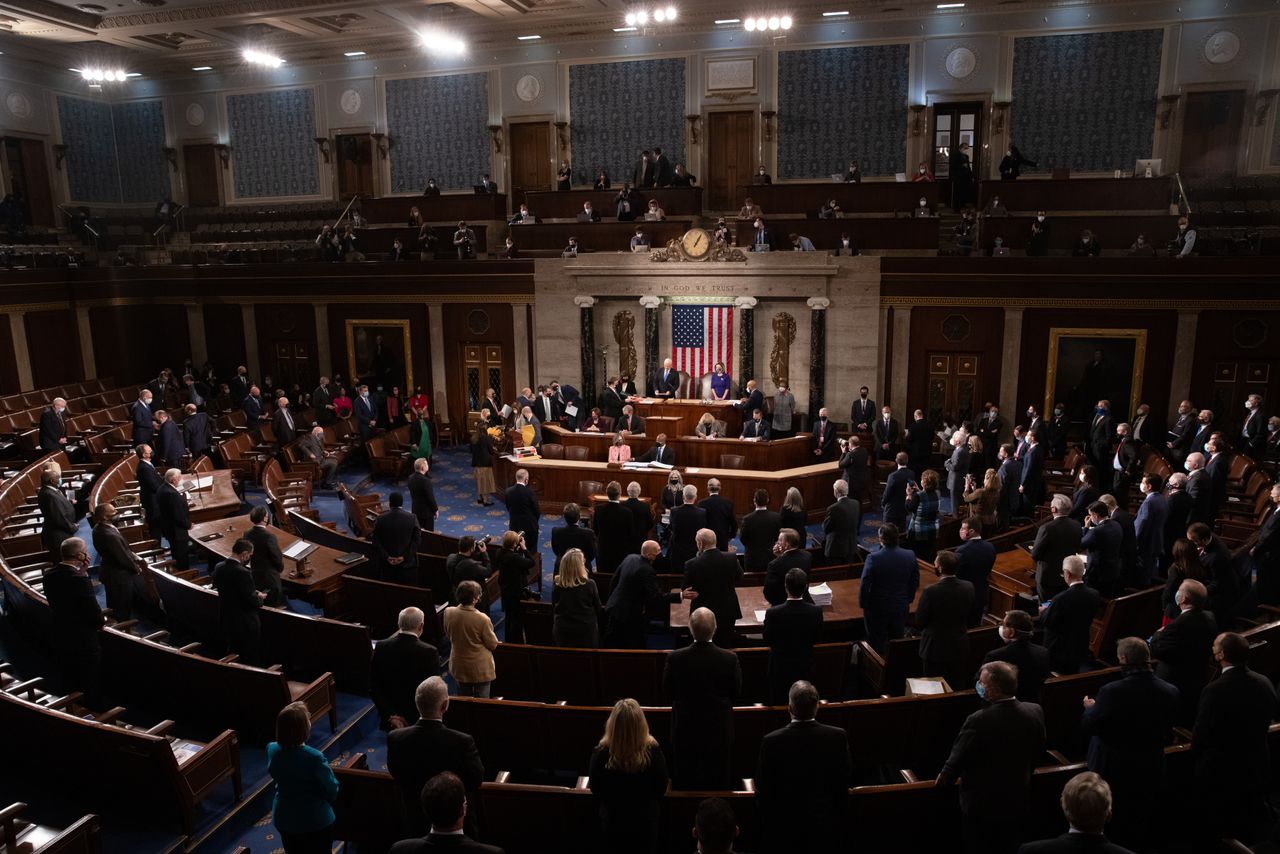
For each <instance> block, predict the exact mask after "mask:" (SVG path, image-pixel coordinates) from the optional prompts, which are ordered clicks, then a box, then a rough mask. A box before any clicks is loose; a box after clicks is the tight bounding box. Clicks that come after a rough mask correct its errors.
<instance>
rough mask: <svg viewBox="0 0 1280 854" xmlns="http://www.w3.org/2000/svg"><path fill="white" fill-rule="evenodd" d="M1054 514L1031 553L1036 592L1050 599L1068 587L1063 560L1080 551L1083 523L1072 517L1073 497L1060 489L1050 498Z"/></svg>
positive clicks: (1042, 528)
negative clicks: (1034, 571)
mask: <svg viewBox="0 0 1280 854" xmlns="http://www.w3.org/2000/svg"><path fill="white" fill-rule="evenodd" d="M1049 512H1050V513H1051V514H1053V518H1052V519H1051V520H1049V521H1048V522H1045V523H1044V524H1043V525H1041V526H1040V528H1039V530H1037V531H1036V539H1035V543H1033V544H1032V546H1031V557H1032V559H1033V560H1035V562H1036V595H1037V596H1039V597H1040V601H1041V602H1048V601H1049V600H1050V599H1052V598H1053V597H1054V596H1056V595H1057V594H1058V593H1061V592H1062V591H1063V590H1065V589H1066V588H1067V584H1066V582H1065V581H1063V579H1062V561H1063V558H1065V557H1067V556H1068V555H1073V554H1078V553H1079V552H1080V535H1081V531H1080V525H1079V524H1077V523H1076V521H1075V520H1074V519H1072V518H1071V499H1070V498H1068V497H1067V496H1065V495H1062V494H1061V493H1059V494H1057V495H1054V496H1053V498H1052V499H1051V500H1050V501H1049Z"/></svg>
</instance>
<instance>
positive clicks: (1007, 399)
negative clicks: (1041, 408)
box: [996, 308, 1048, 441]
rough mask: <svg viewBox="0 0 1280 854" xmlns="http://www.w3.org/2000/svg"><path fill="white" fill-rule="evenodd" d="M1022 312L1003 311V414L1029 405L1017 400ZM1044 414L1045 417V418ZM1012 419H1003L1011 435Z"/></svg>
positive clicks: (1000, 398) (1001, 437)
mask: <svg viewBox="0 0 1280 854" xmlns="http://www.w3.org/2000/svg"><path fill="white" fill-rule="evenodd" d="M1022 312H1023V309H1021V308H1006V309H1005V310H1004V352H1003V353H1002V356H1003V358H1004V369H1003V370H1002V371H1001V373H1000V397H998V398H996V399H997V401H999V406H1000V409H1002V410H1003V411H1004V412H1015V413H1016V412H1019V411H1020V410H1019V408H1018V407H1019V406H1022V405H1025V404H1027V403H1030V401H1026V400H1022V401H1020V400H1018V379H1019V377H1018V373H1019V369H1020V367H1021V365H1022ZM1047 415H1048V414H1047V413H1046V417H1047ZM1012 421H1013V419H1008V418H1007V419H1005V428H1006V430H1007V431H1008V432H1009V434H1010V435H1012V429H1013V428H1012V427H1010V426H1009V425H1010V424H1011V423H1012ZM1006 438H1007V436H1005V435H1003V434H1002V435H1001V436H1000V440H1001V441H1004V440H1005V439H1006Z"/></svg>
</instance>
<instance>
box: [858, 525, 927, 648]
mask: <svg viewBox="0 0 1280 854" xmlns="http://www.w3.org/2000/svg"><path fill="white" fill-rule="evenodd" d="M919 587H920V569H919V567H918V566H917V564H916V556H915V554H914V553H913V552H911V551H910V550H908V549H902V548H899V547H898V528H897V526H896V525H893V524H892V523H886V524H884V525H881V526H880V548H879V549H878V550H876V551H874V552H872V553H871V554H869V555H867V560H866V563H865V564H864V566H863V570H862V584H861V585H860V587H859V590H858V604H859V605H860V606H861V607H862V611H863V620H864V621H865V623H866V627H867V642H868V643H869V644H871V648H872V649H874V650H875V651H876V652H878V653H880V654H881V655H883V654H884V651H885V649H886V647H887V646H888V644H889V641H890V640H891V639H893V638H900V637H902V636H903V635H904V634H906V631H907V614H908V612H909V611H910V609H911V602H912V600H914V599H915V596H916V590H917V589H918V588H919Z"/></svg>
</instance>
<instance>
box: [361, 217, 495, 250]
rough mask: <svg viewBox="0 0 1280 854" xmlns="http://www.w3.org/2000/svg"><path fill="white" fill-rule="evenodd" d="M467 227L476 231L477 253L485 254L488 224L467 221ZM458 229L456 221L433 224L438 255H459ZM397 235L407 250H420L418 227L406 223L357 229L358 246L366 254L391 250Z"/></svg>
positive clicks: (432, 230) (432, 228)
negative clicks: (456, 244) (455, 243)
mask: <svg viewBox="0 0 1280 854" xmlns="http://www.w3.org/2000/svg"><path fill="white" fill-rule="evenodd" d="M467 227H468V228H470V229H471V230H472V231H474V232H475V233H476V254H477V255H482V254H484V252H485V247H486V246H488V244H487V243H485V240H486V226H484V225H477V224H475V223H467ZM457 230H458V225H457V223H456V222H455V223H454V224H453V225H433V226H431V233H432V234H434V235H435V237H436V254H437V255H439V256H441V257H450V258H456V257H457V254H458V250H457V249H456V248H454V245H453V233H454V232H455V231H457ZM397 237H398V238H400V244H401V245H402V246H403V247H404V250H405V251H406V252H411V253H416V252H417V251H418V229H417V228H416V227H409V226H405V225H387V226H382V227H379V228H360V229H356V248H357V249H359V250H360V251H361V252H363V253H364V254H366V255H368V254H370V253H378V252H390V251H391V249H392V246H393V245H394V244H395V240H396V238H397Z"/></svg>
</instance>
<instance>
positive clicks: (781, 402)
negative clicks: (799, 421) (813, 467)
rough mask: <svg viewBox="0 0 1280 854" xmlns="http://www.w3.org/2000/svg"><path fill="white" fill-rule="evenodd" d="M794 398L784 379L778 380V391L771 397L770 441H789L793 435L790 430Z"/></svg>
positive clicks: (793, 412)
mask: <svg viewBox="0 0 1280 854" xmlns="http://www.w3.org/2000/svg"><path fill="white" fill-rule="evenodd" d="M795 411H796V396H795V395H794V394H792V393H791V389H790V388H789V387H788V385H787V381H786V380H785V379H779V380H778V391H777V392H776V393H775V394H774V395H773V423H772V424H771V425H770V427H771V430H770V434H769V437H770V438H771V439H790V438H791V437H792V436H794V435H795V432H796V431H795V430H793V429H791V425H792V420H793V419H794V418H795Z"/></svg>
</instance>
